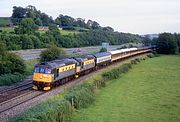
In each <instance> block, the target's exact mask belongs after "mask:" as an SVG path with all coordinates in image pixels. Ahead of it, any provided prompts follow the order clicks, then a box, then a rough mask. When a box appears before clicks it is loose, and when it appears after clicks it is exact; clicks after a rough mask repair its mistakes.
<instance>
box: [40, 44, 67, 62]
mask: <svg viewBox="0 0 180 122" xmlns="http://www.w3.org/2000/svg"><path fill="white" fill-rule="evenodd" d="M64 55H65V51H64V50H63V49H61V48H58V47H57V46H55V45H50V46H49V47H48V49H46V50H44V51H42V52H41V54H40V57H41V59H40V61H41V62H46V61H52V60H55V59H57V58H59V57H64Z"/></svg>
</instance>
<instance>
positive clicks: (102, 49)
mask: <svg viewBox="0 0 180 122" xmlns="http://www.w3.org/2000/svg"><path fill="white" fill-rule="evenodd" d="M99 52H107V49H106V48H101V49H100V51H99Z"/></svg>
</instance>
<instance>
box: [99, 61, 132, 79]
mask: <svg viewBox="0 0 180 122" xmlns="http://www.w3.org/2000/svg"><path fill="white" fill-rule="evenodd" d="M130 68H132V67H131V64H130V63H126V64H123V65H121V66H120V67H117V68H114V69H112V70H110V71H107V72H104V73H103V74H102V76H103V78H104V79H105V80H112V79H116V78H118V77H120V75H121V74H122V73H126V72H127V71H128V70H129V69H130Z"/></svg>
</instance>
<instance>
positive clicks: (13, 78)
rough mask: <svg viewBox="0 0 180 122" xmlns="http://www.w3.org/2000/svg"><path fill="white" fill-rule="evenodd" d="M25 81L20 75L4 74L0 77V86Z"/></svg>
mask: <svg viewBox="0 0 180 122" xmlns="http://www.w3.org/2000/svg"><path fill="white" fill-rule="evenodd" d="M23 79H24V76H23V75H21V74H20V73H14V74H4V75H0V86H3V85H11V84H13V83H17V82H20V81H22V80H23Z"/></svg>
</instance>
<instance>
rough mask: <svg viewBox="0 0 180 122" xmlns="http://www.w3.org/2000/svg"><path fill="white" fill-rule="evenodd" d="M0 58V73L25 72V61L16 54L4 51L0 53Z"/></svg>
mask: <svg viewBox="0 0 180 122" xmlns="http://www.w3.org/2000/svg"><path fill="white" fill-rule="evenodd" d="M0 59H1V62H0V74H13V73H15V72H18V73H20V74H24V73H25V69H26V66H25V63H24V61H23V60H22V59H21V58H20V57H19V56H18V55H16V54H14V53H10V52H6V51H5V52H4V53H0Z"/></svg>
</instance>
